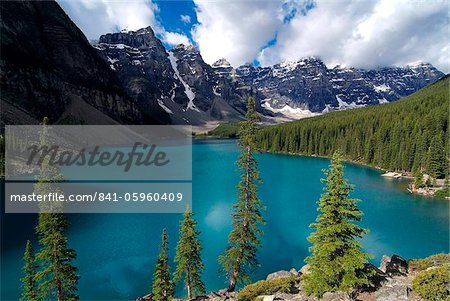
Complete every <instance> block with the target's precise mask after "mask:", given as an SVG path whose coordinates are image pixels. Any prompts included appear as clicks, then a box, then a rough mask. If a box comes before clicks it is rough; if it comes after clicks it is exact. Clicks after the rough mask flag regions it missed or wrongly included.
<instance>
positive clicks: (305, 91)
mask: <svg viewBox="0 0 450 301" xmlns="http://www.w3.org/2000/svg"><path fill="white" fill-rule="evenodd" d="M235 73H236V75H233V71H230V73H229V77H230V78H235V79H236V81H238V82H239V83H240V85H241V86H253V87H254V88H255V89H256V91H257V92H259V93H258V94H259V95H260V97H262V99H260V101H261V102H262V104H263V107H266V108H267V109H269V110H272V111H280V110H285V111H289V112H291V113H292V112H293V111H295V110H301V111H300V112H301V114H303V115H304V114H305V112H306V111H310V112H312V113H323V112H329V111H332V110H341V109H348V108H355V107H361V106H367V105H374V104H379V103H387V102H391V101H395V100H398V99H399V98H401V97H403V96H407V95H409V94H411V93H413V92H415V91H417V90H419V89H421V88H423V87H425V86H426V85H428V84H430V83H432V82H434V81H436V80H438V79H439V78H441V77H442V76H444V74H443V73H442V72H440V71H438V70H437V69H436V68H434V67H433V66H432V65H430V64H417V65H414V66H406V67H404V68H399V67H385V68H380V69H376V70H363V69H355V68H344V67H340V66H337V67H334V68H332V69H328V68H327V66H326V65H325V64H324V63H323V62H322V61H321V60H320V59H318V58H315V57H309V58H304V59H301V60H299V61H296V62H284V63H281V64H277V65H274V66H270V67H264V68H261V67H260V68H254V67H252V66H250V65H245V66H242V67H239V68H237V69H236V72H235Z"/></svg>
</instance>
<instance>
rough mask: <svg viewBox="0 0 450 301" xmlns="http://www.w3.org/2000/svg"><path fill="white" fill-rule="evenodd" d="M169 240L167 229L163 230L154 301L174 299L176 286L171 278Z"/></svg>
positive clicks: (154, 282)
mask: <svg viewBox="0 0 450 301" xmlns="http://www.w3.org/2000/svg"><path fill="white" fill-rule="evenodd" d="M167 245H168V239H167V232H166V229H163V232H162V238H161V250H160V253H159V256H158V259H157V261H156V266H155V271H154V273H153V283H152V293H153V300H156V301H169V300H171V299H173V295H174V286H173V282H172V279H171V277H170V269H169V258H168V256H167V251H168V246H167Z"/></svg>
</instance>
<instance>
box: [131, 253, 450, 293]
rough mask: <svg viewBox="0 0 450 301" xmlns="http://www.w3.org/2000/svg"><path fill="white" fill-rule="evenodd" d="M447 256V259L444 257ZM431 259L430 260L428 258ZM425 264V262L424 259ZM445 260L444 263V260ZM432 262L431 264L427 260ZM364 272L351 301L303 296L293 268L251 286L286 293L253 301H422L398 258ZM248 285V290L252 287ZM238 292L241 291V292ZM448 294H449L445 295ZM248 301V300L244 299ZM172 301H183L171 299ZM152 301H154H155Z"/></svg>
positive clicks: (408, 268) (304, 270) (412, 272)
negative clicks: (285, 287)
mask: <svg viewBox="0 0 450 301" xmlns="http://www.w3.org/2000/svg"><path fill="white" fill-rule="evenodd" d="M438 256H439V255H438ZM444 256H447V255H444ZM430 258H431V257H430ZM425 260H427V259H425ZM446 260H448V259H446ZM431 261H432V262H434V261H435V260H431ZM435 265H436V266H430V267H428V268H426V269H425V270H427V271H428V270H431V269H434V268H436V267H437V266H438V265H439V264H438V263H435ZM368 268H370V269H374V270H375V275H374V276H373V277H372V278H371V283H370V285H369V286H368V287H367V288H365V289H361V290H360V291H358V294H357V297H356V298H354V299H351V298H350V297H349V296H348V295H347V294H346V293H344V292H334V293H325V295H324V296H323V298H322V299H318V298H316V297H313V296H307V295H306V294H305V293H304V292H303V290H302V286H301V276H302V275H305V274H308V265H305V266H303V267H302V268H301V269H300V270H296V269H294V268H292V269H290V270H289V271H287V270H281V271H277V272H274V273H271V274H269V275H268V276H267V278H266V280H265V281H264V280H263V281H259V282H256V283H255V284H252V285H257V284H258V283H262V282H270V281H277V280H280V279H281V280H282V279H286V280H290V279H292V283H293V284H294V285H293V286H292V287H291V288H290V289H289V291H288V292H286V291H282V290H280V291H278V292H271V293H270V294H262V295H258V296H256V298H254V300H257V301H319V300H323V301H352V300H358V301H401V300H411V301H420V300H424V299H422V298H421V297H420V296H418V295H417V294H415V293H414V291H413V288H412V286H413V285H412V282H413V279H414V277H415V276H416V275H417V274H418V272H419V269H417V268H415V267H412V266H410V263H409V261H407V260H405V259H403V258H402V257H400V256H398V255H392V256H390V257H389V256H386V255H385V256H383V258H382V260H381V263H380V266H379V267H375V266H374V265H372V264H369V266H368ZM252 285H250V286H252ZM241 292H242V290H241ZM241 292H231V293H230V292H227V290H226V289H222V290H219V291H217V292H211V293H209V294H208V295H205V296H197V297H196V298H194V299H193V300H191V301H237V300H243V299H244V298H243V297H242V296H241V295H240V294H241ZM449 293H450V291H449ZM247 298H248V296H247ZM150 300H152V296H151V294H149V295H146V296H144V297H140V298H137V299H136V301H150ZM173 300H174V301H183V299H173ZM155 301H156V300H155Z"/></svg>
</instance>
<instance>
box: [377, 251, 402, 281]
mask: <svg viewBox="0 0 450 301" xmlns="http://www.w3.org/2000/svg"><path fill="white" fill-rule="evenodd" d="M380 270H381V271H383V272H384V273H386V274H387V275H388V276H390V277H392V276H406V275H407V274H408V262H407V261H406V260H405V259H403V258H402V257H400V256H398V255H392V257H389V256H386V255H384V256H383V258H382V259H381V264H380Z"/></svg>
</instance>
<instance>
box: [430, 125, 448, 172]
mask: <svg viewBox="0 0 450 301" xmlns="http://www.w3.org/2000/svg"><path fill="white" fill-rule="evenodd" d="M447 160H448V159H447V157H446V153H445V146H444V139H443V138H442V134H439V135H436V136H434V137H433V138H432V139H431V143H430V147H429V149H428V153H427V172H428V173H429V174H430V175H431V176H432V177H434V178H438V179H440V178H445V176H446V173H447Z"/></svg>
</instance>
